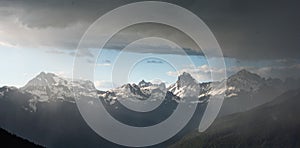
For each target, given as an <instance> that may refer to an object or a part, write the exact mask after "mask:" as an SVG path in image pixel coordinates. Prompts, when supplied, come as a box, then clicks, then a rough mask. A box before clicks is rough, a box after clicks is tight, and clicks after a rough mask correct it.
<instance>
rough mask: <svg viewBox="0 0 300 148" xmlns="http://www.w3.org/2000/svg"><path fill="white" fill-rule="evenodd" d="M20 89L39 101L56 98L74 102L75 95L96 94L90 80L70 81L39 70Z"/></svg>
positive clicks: (54, 99)
mask: <svg viewBox="0 0 300 148" xmlns="http://www.w3.org/2000/svg"><path fill="white" fill-rule="evenodd" d="M21 90H22V91H24V92H27V93H30V94H32V95H33V96H35V98H36V99H35V100H37V101H39V102H45V101H47V102H48V101H56V100H65V101H69V102H74V97H76V96H80V95H84V96H96V94H95V93H94V92H96V88H95V87H94V84H93V82H91V81H86V80H75V81H71V80H68V79H64V78H61V77H59V76H57V75H55V74H53V73H45V72H41V73H40V74H39V75H37V76H36V77H35V78H33V79H32V80H30V81H29V82H28V83H27V84H26V85H25V86H24V87H22V88H21ZM73 90H76V91H73Z"/></svg>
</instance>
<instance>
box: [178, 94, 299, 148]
mask: <svg viewBox="0 0 300 148" xmlns="http://www.w3.org/2000/svg"><path fill="white" fill-rule="evenodd" d="M299 105H300V89H298V90H292V91H288V92H286V93H284V94H282V95H281V96H279V97H277V98H275V99H274V100H273V101H272V102H269V103H267V104H264V105H262V106H259V107H257V108H254V109H252V110H250V111H246V112H242V113H236V114H233V115H229V116H225V117H222V118H219V119H217V120H216V121H215V122H214V123H213V124H212V126H211V127H210V128H209V129H208V130H207V131H206V132H204V133H196V132H195V133H193V134H190V135H189V136H187V137H186V138H184V139H182V140H181V141H180V142H178V143H177V144H175V145H174V147H184V148H186V147H191V148H193V147H195V148H196V147H197V148H198V147H222V148H224V147H231V148H232V147H270V148H271V147H272V148H273V147H287V148H298V147H300V118H299V112H300V108H299Z"/></svg>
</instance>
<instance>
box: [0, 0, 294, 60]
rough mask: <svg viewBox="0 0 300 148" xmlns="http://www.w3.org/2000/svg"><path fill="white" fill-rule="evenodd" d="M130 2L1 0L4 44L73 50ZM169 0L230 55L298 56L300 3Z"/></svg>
mask: <svg viewBox="0 0 300 148" xmlns="http://www.w3.org/2000/svg"><path fill="white" fill-rule="evenodd" d="M130 2H135V1H130V0H125V1H123V0H99V1H95V0H87V1H79V0H51V1H50V0H49V1H41V0H27V1H21V0H20V1H18V0H14V1H12V0H2V1H0V18H1V20H0V29H1V30H0V45H11V46H21V47H23V46H29V47H49V48H54V49H56V50H57V49H59V50H61V49H65V50H74V49H75V48H76V46H77V43H78V41H79V40H80V38H81V36H82V35H83V33H84V31H85V30H86V29H87V28H88V26H89V25H90V24H91V23H92V22H93V21H95V20H96V19H97V18H98V17H100V16H101V15H102V14H104V13H105V12H107V11H109V10H112V9H114V8H116V7H118V6H121V5H124V4H127V3H130ZM167 2H171V3H174V4H177V5H180V6H182V7H184V8H187V9H189V10H190V11H192V12H193V13H195V14H197V15H198V16H199V17H200V18H201V19H203V20H204V22H205V23H206V24H207V25H208V26H209V27H210V28H211V30H212V32H213V33H214V34H215V36H216V38H217V40H218V41H219V43H220V45H221V47H222V50H223V53H224V55H225V56H227V57H233V58H237V59H247V60H257V59H290V58H296V59H297V58H299V56H300V43H299V40H300V19H299V18H300V9H299V5H300V1H297V0H287V1H279V0H264V1H261V0H253V1H246V0H222V1H217V0H202V1H201V0H187V1H167ZM154 11H155V10H154ZM145 29H147V28H145ZM157 29H158V31H159V32H161V33H162V34H165V36H169V37H172V38H175V40H176V39H177V40H178V41H181V42H183V43H185V46H186V47H189V46H190V47H191V49H194V48H196V47H194V46H193V45H192V43H191V44H190V43H187V42H188V41H186V42H185V40H184V39H182V35H181V34H178V33H172V32H170V31H168V30H167V29H163V28H162V29H159V28H157ZM141 30H143V29H141ZM125 34H127V35H128V36H130V34H131V35H133V36H134V35H136V34H142V36H146V35H151V32H150V33H149V32H147V31H135V30H134V29H131V30H130V29H128V30H127V31H125ZM100 36H101V35H100ZM121 37H122V36H121ZM122 39H123V38H121V40H122ZM113 46H114V45H111V47H113ZM116 46H118V44H117V43H116ZM187 49H190V48H187ZM57 53H59V52H57ZM190 53H191V54H193V52H190Z"/></svg>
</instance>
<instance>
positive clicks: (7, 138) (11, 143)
mask: <svg viewBox="0 0 300 148" xmlns="http://www.w3.org/2000/svg"><path fill="white" fill-rule="evenodd" d="M0 139H1V142H0V143H1V145H2V146H6V147H26V148H39V147H42V146H39V145H36V144H34V143H32V142H30V141H28V140H25V139H23V138H20V137H18V136H16V135H14V134H11V133H9V132H8V131H6V130H4V129H2V128H0Z"/></svg>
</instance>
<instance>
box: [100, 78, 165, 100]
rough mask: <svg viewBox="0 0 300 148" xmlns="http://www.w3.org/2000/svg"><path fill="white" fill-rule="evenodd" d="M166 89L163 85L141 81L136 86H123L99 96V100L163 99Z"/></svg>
mask: <svg viewBox="0 0 300 148" xmlns="http://www.w3.org/2000/svg"><path fill="white" fill-rule="evenodd" d="M166 92H167V89H166V85H165V84H164V83H160V84H152V83H150V82H146V81H144V80H142V81H141V82H139V84H138V85H136V84H129V83H128V84H125V85H123V86H121V87H117V88H114V89H111V90H109V91H106V92H102V93H101V94H100V97H101V98H104V99H106V100H109V101H113V102H114V100H116V99H128V100H129V101H138V100H146V99H150V100H154V99H155V100H156V99H164V97H165V95H166Z"/></svg>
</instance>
